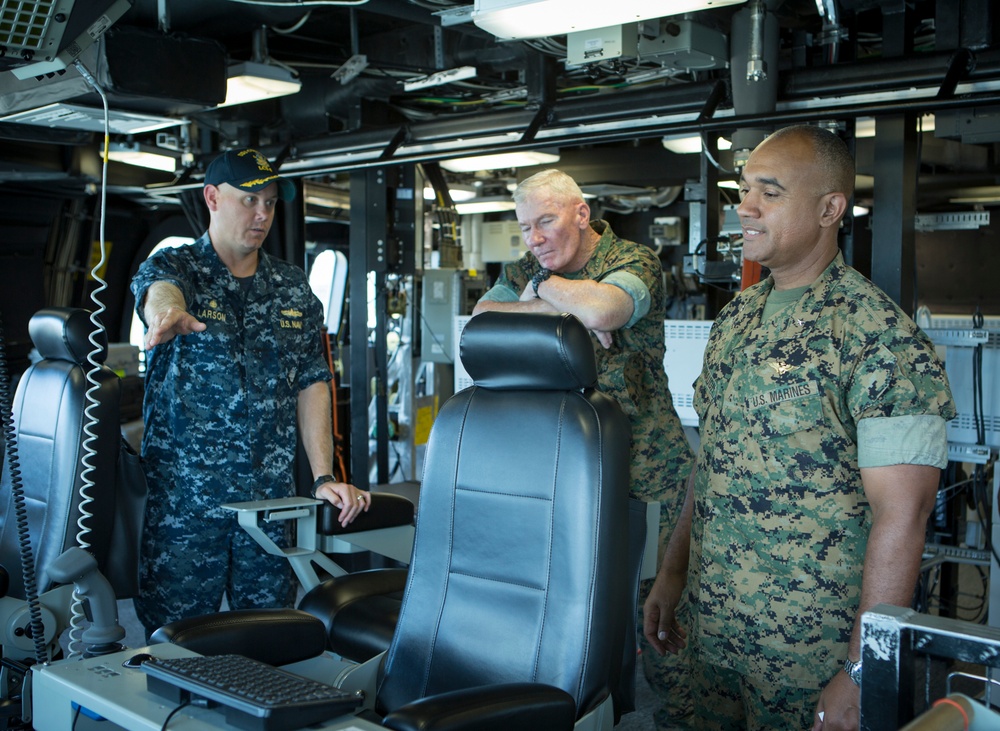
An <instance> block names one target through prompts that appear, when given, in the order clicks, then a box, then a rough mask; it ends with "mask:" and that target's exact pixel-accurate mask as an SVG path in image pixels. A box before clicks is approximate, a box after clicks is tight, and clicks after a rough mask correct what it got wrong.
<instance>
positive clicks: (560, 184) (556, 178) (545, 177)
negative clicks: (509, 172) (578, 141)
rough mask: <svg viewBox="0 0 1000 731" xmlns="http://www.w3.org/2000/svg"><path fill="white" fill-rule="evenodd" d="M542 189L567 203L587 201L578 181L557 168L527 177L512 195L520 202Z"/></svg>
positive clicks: (516, 201) (517, 202)
mask: <svg viewBox="0 0 1000 731" xmlns="http://www.w3.org/2000/svg"><path fill="white" fill-rule="evenodd" d="M542 189H545V190H546V191H547V192H549V193H550V194H552V195H553V196H554V197H555V198H558V199H560V200H563V201H565V202H567V203H585V202H586V201H584V199H583V191H582V190H580V186H579V185H577V184H576V181H575V180H573V178H571V177H570V176H569V175H567V174H566V173H564V172H563V171H562V170H555V169H549V170H542V171H541V172H540V173H535V174H534V175H532V176H531V177H529V178H525V179H524V180H522V181H521V182H520V183H519V184H518V186H517V188H515V189H514V192H513V193H512V194H511V197H512V198H513V199H514V203H516V204H520V203H522V202H524V200H525V199H526V198H527V197H528V196H530V195H531V194H532V193H534V192H536V191H538V190H542Z"/></svg>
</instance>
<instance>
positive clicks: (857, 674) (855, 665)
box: [844, 658, 861, 688]
mask: <svg viewBox="0 0 1000 731" xmlns="http://www.w3.org/2000/svg"><path fill="white" fill-rule="evenodd" d="M844 672H845V673H847V677H849V678H850V679H851V680H853V681H854V684H855V685H856V686H858V687H859V688H860V687H861V661H860V660H858V661H857V662H854V661H853V660H851V659H850V658H847V659H846V660H844Z"/></svg>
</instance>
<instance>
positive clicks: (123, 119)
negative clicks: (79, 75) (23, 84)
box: [0, 102, 187, 135]
mask: <svg viewBox="0 0 1000 731" xmlns="http://www.w3.org/2000/svg"><path fill="white" fill-rule="evenodd" d="M0 122H15V123H17V124H33V125H35V126H37V127H53V128H59V129H76V130H85V131H87V132H104V112H103V110H101V109H98V108H97V107H86V106H82V105H79V104H63V103H61V102H56V103H54V104H46V105H45V106H43V107H35V108H34V109H27V110H25V111H23V112H15V113H14V114H8V115H7V116H5V117H0ZM182 124H187V122H185V121H182V120H179V119H168V118H167V117H155V116H152V115H150V114H142V113H138V112H122V111H115V110H113V109H112V110H110V111H109V112H108V131H109V132H111V133H113V134H121V135H137V134H142V133H143V132H152V131H154V130H158V129H166V128H167V127H178V126H180V125H182Z"/></svg>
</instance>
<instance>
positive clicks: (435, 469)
mask: <svg viewBox="0 0 1000 731" xmlns="http://www.w3.org/2000/svg"><path fill="white" fill-rule="evenodd" d="M461 357H462V362H463V364H464V365H465V368H466V370H467V371H468V372H469V375H470V376H471V377H472V379H473V381H474V384H475V385H473V386H471V387H469V388H467V389H465V390H463V391H461V392H459V393H457V394H455V395H454V396H453V397H451V398H450V399H449V400H448V401H447V402H446V403H445V404H444V406H443V407H442V408H441V410H440V412H439V414H438V416H437V418H436V420H435V422H434V426H433V430H432V432H431V437H430V441H429V443H428V446H427V452H426V457H425V462H424V475H423V480H422V483H421V488H420V499H419V504H418V508H417V529H416V536H415V540H414V546H413V556H412V560H411V563H410V570H409V575H408V580H407V586H406V591H405V595H404V598H403V605H402V608H401V611H400V617H399V622H398V624H397V627H396V632H395V634H394V636H393V641H392V644H391V646H390V648H389V651H388V653H387V656H386V660H385V665H384V672H383V677H382V680H381V683H380V685H379V689H378V694H377V699H376V708H377V709H379V710H380V711H382V712H386V711H392V710H393V709H395V708H398V707H399V706H400V705H402V704H405V703H408V702H410V701H413V700H416V699H419V698H422V697H425V696H428V695H433V694H437V693H441V692H447V691H451V690H458V689H463V688H471V687H476V686H483V685H492V684H496V683H506V682H539V683H545V684H549V685H554V686H557V687H559V688H562V689H563V690H565V691H567V692H568V693H569V694H570V695H571V696H573V698H574V699H575V700H576V703H577V713H578V715H582V714H583V713H584V712H586V711H587V710H589V709H590V708H591V707H593V706H596V705H597V704H599V703H600V702H601V701H602V700H603V699H604V698H605V697H606V696H607V694H608V692H609V688H610V687H611V686H612V685H613V684H614V683H615V682H617V674H618V672H619V669H620V667H621V658H622V652H623V648H622V642H623V638H624V634H625V632H624V622H625V615H626V613H627V612H628V611H629V607H631V606H633V604H632V602H631V601H630V597H629V594H630V588H629V586H628V582H627V580H626V575H627V573H628V572H627V569H626V564H627V557H626V549H627V546H626V535H627V530H628V517H627V510H628V508H627V502H628V484H629V445H630V439H631V432H630V426H629V422H628V420H627V418H626V417H625V415H624V413H623V412H622V411H621V409H620V408H619V407H618V404H617V403H616V402H615V401H614V400H613V399H612V398H611V397H609V396H607V395H606V394H603V393H601V392H599V391H597V390H596V388H595V387H596V383H597V367H596V362H595V356H594V350H593V345H592V342H591V338H590V335H589V333H588V332H587V330H586V328H585V327H584V326H583V324H582V323H581V322H580V321H579V320H578V319H576V318H575V317H573V316H571V315H565V314H563V315H542V314H513V313H498V312H488V313H484V314H481V315H478V316H476V317H474V318H472V319H471V320H470V321H469V323H468V325H466V327H465V331H464V333H463V335H462V341H461Z"/></svg>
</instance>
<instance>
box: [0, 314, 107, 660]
mask: <svg viewBox="0 0 1000 731" xmlns="http://www.w3.org/2000/svg"><path fill="white" fill-rule="evenodd" d="M28 332H29V334H30V336H31V340H32V342H33V343H34V345H35V348H36V349H37V351H38V354H39V355H40V356H41V360H40V361H38V362H36V363H34V364H33V365H31V366H30V367H29V368H28V369H27V370H26V371H25V372H24V374H23V375H22V376H21V379H20V381H19V382H18V385H17V390H16V392H15V394H14V398H13V403H12V424H13V426H14V437H15V444H16V454H17V458H18V462H19V465H20V482H21V484H22V487H23V499H22V500H20V501H16V500H15V497H14V494H13V491H12V475H11V471H10V464H9V461H8V460H7V459H5V460H4V464H3V476H2V481H0V565H2V566H3V567H4V568H5V570H6V572H7V574H8V575H9V583H8V586H7V590H6V592H4V593H3V594H2V595H0V644H3V653H4V656H5V657H15V656H17V657H26V656H29V655H31V653H32V650H33V649H34V648H33V647H32V641H31V639H30V638H29V636H28V635H30V632H29V633H28V635H26V634H25V633H24V632H23V631H18V630H23V629H24V625H25V623H26V622H27V619H26V617H27V609H26V606H25V605H24V600H25V599H26V597H27V594H28V592H27V591H26V588H27V589H30V588H31V586H32V584H33V585H34V589H35V591H36V592H37V593H38V594H40V595H43V617H44V619H45V620H46V635H47V636H46V642H47V643H48V644H49V648H50V650H51V649H52V648H53V646H54V637H57V636H58V631H59V629H61V628H62V627H63V626H64V624H65V620H66V617H67V616H68V614H69V602H68V601H65V598H64V597H60V598H58V599H54V598H52V597H51V596H49V597H48V598H47V599H46V598H44V595H45V594H46V593H47V592H50V591H55V590H56V589H57V587H56V586H55V582H53V581H52V580H51V579H50V578H49V577H48V575H47V571H48V567H49V566H50V565H51V564H52V562H53V561H54V560H55V559H56V558H57V557H59V556H60V555H61V554H62V553H63V551H65V550H66V549H68V548H70V547H72V546H77V545H79V543H78V541H79V540H80V538H82V539H83V540H84V541H85V542H86V543H87V544H89V547H88V548H87V550H88V552H89V553H91V554H92V555H93V556H94V558H96V560H97V562H98V564H99V566H100V567H101V568H102V569H103V568H104V566H105V563H106V561H107V558H108V554H109V546H110V541H111V535H112V531H113V528H114V516H115V511H114V507H113V506H114V504H115V474H116V465H117V460H118V456H119V450H120V446H121V439H122V437H121V424H120V420H119V395H120V385H119V384H120V380H119V378H118V376H117V374H115V373H114V371H112V370H110V369H109V368H107V367H106V366H103V365H101V366H100V367H99V368H97V369H96V371H94V375H93V377H94V381H95V382H94V383H91V382H90V381H89V380H88V379H87V373H88V372H89V371H91V370H92V366H91V364H90V363H89V362H88V355H89V354H90V353H91V351H94V350H95V346H94V345H93V344H91V342H90V337H91V334H92V333H94V332H96V327H95V325H94V324H93V323H92V322H91V320H90V313H89V312H88V311H87V310H83V309H77V308H47V309H43V310H40V311H39V312H37V313H36V314H35V315H34V316H33V317H32V318H31V320H30V322H29V324H28ZM96 339H97V342H98V346H97V350H96V357H95V360H96V361H97V362H98V363H103V362H104V360H105V358H106V357H107V338H106V336H104V334H103V333H100V334H99V335H98V336H97V338H96ZM88 391H91V398H92V399H93V402H92V403H91V402H90V401H88V399H87V396H86V394H87V392H88ZM88 408H89V409H90V413H91V414H92V415H93V416H94V417H95V418H96V423H95V424H94V425H93V426H92V427H91V429H90V431H91V434H90V435H88V434H87V433H85V432H84V426H85V424H86V423H87V419H86V414H85V413H84V412H85V410H86V409H88ZM85 441H87V442H88V446H89V447H90V449H91V450H92V451H93V453H92V454H91V455H90V457H89V458H88V461H89V464H90V466H91V467H92V469H91V470H90V471H89V473H88V477H89V482H90V483H92V484H89V485H86V486H85V482H84V474H83V473H84V470H85V464H84V463H83V461H82V458H83V456H84V455H85V454H86V450H85V447H84V442H85ZM13 446H14V445H7V449H8V450H10V449H11V448H12V447H13ZM81 508H83V509H85V510H86V513H87V516H86V517H84V518H83V520H82V525H83V526H85V527H86V528H87V529H89V530H88V531H86V532H84V533H83V534H81V533H80V531H81V515H83V513H82V512H81ZM19 521H21V522H23V524H24V528H25V529H26V533H27V536H28V543H29V545H30V547H31V551H32V554H33V558H34V572H33V573H32V574H31V575H29V576H28V578H27V587H26V582H25V577H24V575H23V574H24V572H23V570H22V563H21V546H22V543H23V540H22V537H21V536H20V535H19V533H22V531H19V530H18V522H19ZM71 589H72V587H62V590H63V592H64V593H66V594H67V596H68V592H69V591H70V590H71Z"/></svg>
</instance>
